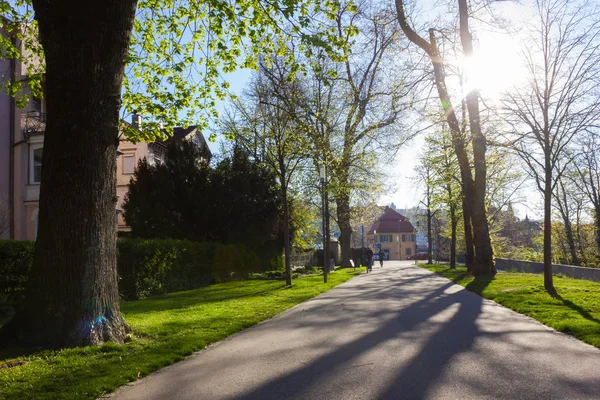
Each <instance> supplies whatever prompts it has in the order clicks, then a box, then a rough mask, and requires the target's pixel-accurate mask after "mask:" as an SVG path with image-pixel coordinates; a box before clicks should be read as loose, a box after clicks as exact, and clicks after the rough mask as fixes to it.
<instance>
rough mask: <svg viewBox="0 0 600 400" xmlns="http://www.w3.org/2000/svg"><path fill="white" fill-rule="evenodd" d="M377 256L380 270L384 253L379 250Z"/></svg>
mask: <svg viewBox="0 0 600 400" xmlns="http://www.w3.org/2000/svg"><path fill="white" fill-rule="evenodd" d="M377 255H378V256H379V265H380V266H381V268H383V259H384V258H385V252H384V251H383V249H379V253H378V254H377Z"/></svg>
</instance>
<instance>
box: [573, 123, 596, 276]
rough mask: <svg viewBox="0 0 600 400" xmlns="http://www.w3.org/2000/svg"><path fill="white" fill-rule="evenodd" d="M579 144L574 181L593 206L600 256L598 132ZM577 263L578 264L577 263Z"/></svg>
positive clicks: (584, 138)
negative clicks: (579, 149)
mask: <svg viewBox="0 0 600 400" xmlns="http://www.w3.org/2000/svg"><path fill="white" fill-rule="evenodd" d="M579 145H580V146H581V152H580V153H579V155H578V156H577V157H576V158H575V161H574V165H575V170H576V171H577V175H576V177H575V178H574V179H572V182H573V183H574V184H575V186H576V187H577V188H578V189H579V191H580V192H581V193H583V194H584V195H585V196H586V197H587V200H588V202H589V203H590V204H591V206H592V213H593V215H594V225H595V231H596V249H597V252H598V255H599V256H600V159H599V157H600V156H599V155H598V153H599V152H600V144H599V143H598V137H597V135H596V133H595V132H594V133H593V134H588V135H585V136H583V137H582V138H581V139H580V141H579ZM576 265H577V264H576Z"/></svg>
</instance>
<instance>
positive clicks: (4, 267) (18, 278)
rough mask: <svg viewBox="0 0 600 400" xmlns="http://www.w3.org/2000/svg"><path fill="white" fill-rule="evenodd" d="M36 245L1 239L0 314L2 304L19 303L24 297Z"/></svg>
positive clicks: (0, 312)
mask: <svg viewBox="0 0 600 400" xmlns="http://www.w3.org/2000/svg"><path fill="white" fill-rule="evenodd" d="M34 245H35V242H29V241H16V240H0V315H1V314H2V313H3V309H2V304H6V303H8V304H14V303H18V302H20V301H21V300H22V298H23V292H24V290H25V284H26V283H27V276H28V274H29V270H30V269H31V263H32V262H33V248H34Z"/></svg>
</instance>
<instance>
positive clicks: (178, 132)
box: [171, 125, 196, 139]
mask: <svg viewBox="0 0 600 400" xmlns="http://www.w3.org/2000/svg"><path fill="white" fill-rule="evenodd" d="M195 130H196V125H191V126H188V127H187V128H182V127H180V126H176V127H175V128H173V135H172V136H171V137H172V138H174V139H183V138H184V137H186V136H187V135H189V134H190V133H192V132H194V131H195Z"/></svg>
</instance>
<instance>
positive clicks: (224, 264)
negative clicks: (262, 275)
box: [213, 243, 262, 282]
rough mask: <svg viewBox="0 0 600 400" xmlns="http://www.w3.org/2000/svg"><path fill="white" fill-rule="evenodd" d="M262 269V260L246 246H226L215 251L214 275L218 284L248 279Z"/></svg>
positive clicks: (236, 244)
mask: <svg viewBox="0 0 600 400" xmlns="http://www.w3.org/2000/svg"><path fill="white" fill-rule="evenodd" d="M261 269H262V268H261V262H260V258H259V257H258V256H257V255H256V253H255V252H254V251H252V249H250V248H249V247H248V246H246V245H245V244H241V243H235V244H224V245H220V246H219V247H217V248H216V250H215V256H214V261H213V273H214V275H215V278H216V280H217V282H226V281H232V280H234V281H237V280H244V279H248V278H249V277H250V274H251V273H253V272H259V271H261Z"/></svg>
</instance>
